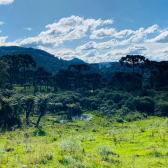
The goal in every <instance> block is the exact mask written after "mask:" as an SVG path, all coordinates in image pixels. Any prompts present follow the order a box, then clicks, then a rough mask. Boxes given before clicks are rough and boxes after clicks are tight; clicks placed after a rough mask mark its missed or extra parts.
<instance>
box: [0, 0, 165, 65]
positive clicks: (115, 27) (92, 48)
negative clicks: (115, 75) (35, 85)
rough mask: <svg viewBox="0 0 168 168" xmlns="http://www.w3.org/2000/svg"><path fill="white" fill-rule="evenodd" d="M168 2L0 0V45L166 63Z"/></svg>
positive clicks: (90, 59) (99, 59) (98, 59)
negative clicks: (137, 56) (142, 58)
mask: <svg viewBox="0 0 168 168" xmlns="http://www.w3.org/2000/svg"><path fill="white" fill-rule="evenodd" d="M167 8H168V0H0V46H22V47H33V48H38V49H42V50H45V51H47V52H49V53H51V54H53V55H55V56H58V57H61V58H63V59H67V60H69V59H72V58H75V57H77V58H79V59H82V60H84V61H86V62H90V63H91V62H107V61H110V62H112V61H118V60H119V59H120V57H122V56H125V55H128V54H140V55H144V56H145V57H147V58H149V59H151V60H157V61H160V60H168V17H167V16H168V10H167Z"/></svg>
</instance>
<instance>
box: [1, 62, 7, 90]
mask: <svg viewBox="0 0 168 168" xmlns="http://www.w3.org/2000/svg"><path fill="white" fill-rule="evenodd" d="M6 68H7V64H6V63H5V62H3V61H0V88H1V87H3V86H4V84H5V83H6V82H7V81H8V79H9V74H8V73H7V72H6Z"/></svg>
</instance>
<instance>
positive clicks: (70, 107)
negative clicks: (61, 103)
mask: <svg viewBox="0 0 168 168" xmlns="http://www.w3.org/2000/svg"><path fill="white" fill-rule="evenodd" d="M66 106H67V107H68V120H72V114H73V108H74V107H75V104H66Z"/></svg>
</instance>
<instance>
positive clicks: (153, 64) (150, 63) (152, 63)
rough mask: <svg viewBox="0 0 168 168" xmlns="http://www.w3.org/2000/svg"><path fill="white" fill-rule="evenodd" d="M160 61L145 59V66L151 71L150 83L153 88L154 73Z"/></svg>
mask: <svg viewBox="0 0 168 168" xmlns="http://www.w3.org/2000/svg"><path fill="white" fill-rule="evenodd" d="M157 65H158V62H156V61H150V60H149V59H146V60H145V68H147V69H148V70H149V72H150V83H151V89H153V73H154V71H156V70H157Z"/></svg>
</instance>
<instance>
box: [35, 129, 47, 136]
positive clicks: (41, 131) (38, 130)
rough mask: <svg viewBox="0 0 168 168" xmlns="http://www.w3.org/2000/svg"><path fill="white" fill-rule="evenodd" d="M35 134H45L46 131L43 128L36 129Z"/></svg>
mask: <svg viewBox="0 0 168 168" xmlns="http://www.w3.org/2000/svg"><path fill="white" fill-rule="evenodd" d="M33 135H34V136H45V135H46V132H45V131H44V130H43V129H35V130H34V131H33Z"/></svg>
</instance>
